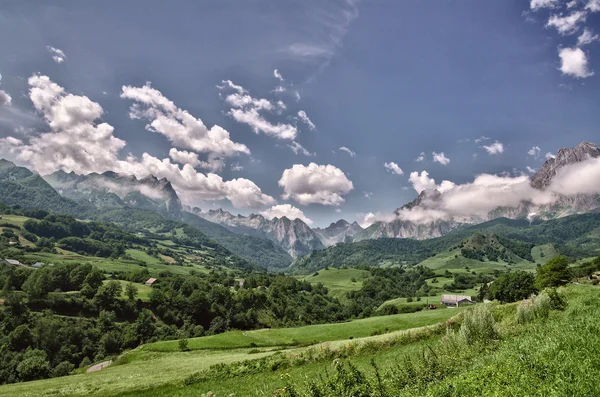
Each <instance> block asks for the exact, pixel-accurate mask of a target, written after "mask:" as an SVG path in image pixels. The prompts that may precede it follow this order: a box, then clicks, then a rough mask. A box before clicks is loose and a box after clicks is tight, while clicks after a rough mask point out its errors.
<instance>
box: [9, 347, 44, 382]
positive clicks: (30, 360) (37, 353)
mask: <svg viewBox="0 0 600 397" xmlns="http://www.w3.org/2000/svg"><path fill="white" fill-rule="evenodd" d="M17 374H18V376H19V379H20V380H22V381H28V380H35V379H41V378H45V377H47V376H48V375H49V374H50V363H49V362H48V356H47V355H46V353H45V352H44V351H42V350H37V349H33V350H32V349H29V350H27V351H26V352H25V354H24V355H23V358H22V359H21V362H20V363H19V365H17Z"/></svg>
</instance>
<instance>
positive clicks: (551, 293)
mask: <svg viewBox="0 0 600 397" xmlns="http://www.w3.org/2000/svg"><path fill="white" fill-rule="evenodd" d="M596 281H598V280H596ZM544 294H546V295H548V297H549V298H550V307H551V308H552V310H565V308H566V307H567V297H566V296H565V295H564V294H561V293H559V292H558V291H557V290H556V288H546V289H545V290H544Z"/></svg>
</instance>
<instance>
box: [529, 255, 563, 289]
mask: <svg viewBox="0 0 600 397" xmlns="http://www.w3.org/2000/svg"><path fill="white" fill-rule="evenodd" d="M570 279H571V270H570V269H569V258H567V257H566V256H564V255H561V256H557V257H555V258H552V259H551V260H550V261H548V263H546V264H545V265H543V266H541V267H539V268H538V269H537V276H536V280H535V283H536V287H537V288H539V289H543V288H547V287H559V286H561V285H565V284H566V283H568V282H569V280H570Z"/></svg>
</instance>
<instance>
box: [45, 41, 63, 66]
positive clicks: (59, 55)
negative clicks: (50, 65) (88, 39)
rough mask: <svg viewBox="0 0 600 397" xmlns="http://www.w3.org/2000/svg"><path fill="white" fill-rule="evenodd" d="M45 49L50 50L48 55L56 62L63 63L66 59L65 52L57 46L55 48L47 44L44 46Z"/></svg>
mask: <svg viewBox="0 0 600 397" xmlns="http://www.w3.org/2000/svg"><path fill="white" fill-rule="evenodd" d="M46 49H47V50H48V52H50V55H52V59H53V60H54V62H56V63H63V62H64V61H65V60H66V59H67V56H66V55H65V52H64V51H63V50H61V49H59V48H55V47H52V46H50V45H49V46H46Z"/></svg>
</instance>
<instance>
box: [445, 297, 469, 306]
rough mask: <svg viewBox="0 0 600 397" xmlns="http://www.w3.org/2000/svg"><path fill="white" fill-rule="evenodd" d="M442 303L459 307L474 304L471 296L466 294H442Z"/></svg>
mask: <svg viewBox="0 0 600 397" xmlns="http://www.w3.org/2000/svg"><path fill="white" fill-rule="evenodd" d="M442 304H443V305H446V306H454V307H459V306H460V305H470V304H473V301H472V300H471V297H470V296H466V295H442Z"/></svg>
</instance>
